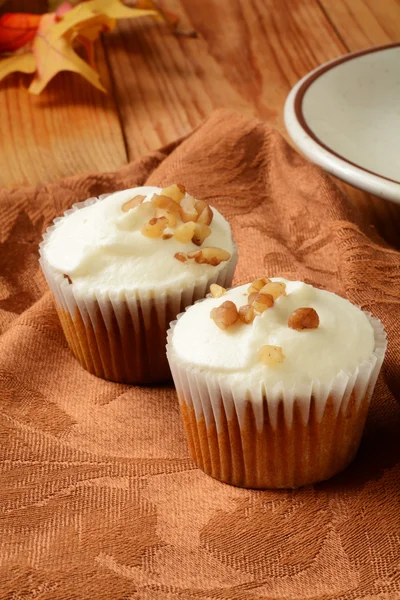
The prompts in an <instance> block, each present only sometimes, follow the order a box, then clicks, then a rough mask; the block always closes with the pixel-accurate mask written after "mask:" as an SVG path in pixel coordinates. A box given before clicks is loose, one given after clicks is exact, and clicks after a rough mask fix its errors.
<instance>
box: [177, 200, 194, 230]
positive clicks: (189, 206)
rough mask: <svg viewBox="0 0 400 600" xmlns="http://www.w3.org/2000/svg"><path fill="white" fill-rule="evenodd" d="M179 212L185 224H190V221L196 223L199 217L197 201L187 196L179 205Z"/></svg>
mask: <svg viewBox="0 0 400 600" xmlns="http://www.w3.org/2000/svg"><path fill="white" fill-rule="evenodd" d="M179 212H180V215H181V219H182V221H183V222H184V223H188V222H189V221H194V222H196V221H197V217H198V214H197V210H196V200H195V199H194V198H192V196H185V197H184V198H182V200H181V203H180V205H179Z"/></svg>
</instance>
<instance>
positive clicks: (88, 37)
mask: <svg viewBox="0 0 400 600" xmlns="http://www.w3.org/2000/svg"><path fill="white" fill-rule="evenodd" d="M115 24H116V20H115V19H110V18H109V17H105V16H104V15H97V16H95V17H92V18H91V19H88V20H87V21H85V22H84V23H83V24H82V25H81V26H79V27H78V26H76V27H74V28H73V30H72V31H73V32H74V34H76V40H77V41H78V42H79V43H80V44H81V45H82V46H83V48H84V49H85V52H86V56H87V61H88V63H89V65H90V66H92V67H95V61H94V42H95V41H96V40H97V39H98V37H99V35H100V33H101V32H102V31H112V30H113V29H114V27H115Z"/></svg>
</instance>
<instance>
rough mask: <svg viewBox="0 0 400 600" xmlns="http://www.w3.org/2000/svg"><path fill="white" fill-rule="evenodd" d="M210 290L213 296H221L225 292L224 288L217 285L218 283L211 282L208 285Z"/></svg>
mask: <svg viewBox="0 0 400 600" xmlns="http://www.w3.org/2000/svg"><path fill="white" fill-rule="evenodd" d="M210 292H211V296H212V297H213V298H221V296H223V295H224V294H225V292H226V289H225V288H224V287H222V286H221V285H218V283H212V284H211V285H210Z"/></svg>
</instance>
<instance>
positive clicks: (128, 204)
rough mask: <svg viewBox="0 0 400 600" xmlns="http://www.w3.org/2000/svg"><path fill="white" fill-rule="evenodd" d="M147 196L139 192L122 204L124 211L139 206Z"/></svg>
mask: <svg viewBox="0 0 400 600" xmlns="http://www.w3.org/2000/svg"><path fill="white" fill-rule="evenodd" d="M145 198H146V196H142V195H140V194H138V195H137V196H134V197H133V198H131V199H130V200H128V201H127V202H124V204H123V205H122V206H121V210H122V212H128V210H131V208H136V207H137V206H139V204H142V202H143V200H144V199H145Z"/></svg>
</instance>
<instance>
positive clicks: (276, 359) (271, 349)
mask: <svg viewBox="0 0 400 600" xmlns="http://www.w3.org/2000/svg"><path fill="white" fill-rule="evenodd" d="M258 357H259V359H260V361H261V362H262V363H263V364H264V365H267V366H268V367H273V366H275V365H277V364H279V363H281V362H283V361H284V360H285V355H284V354H283V352H282V348H281V347H280V346H263V347H262V348H261V349H260V351H259V353H258Z"/></svg>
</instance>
